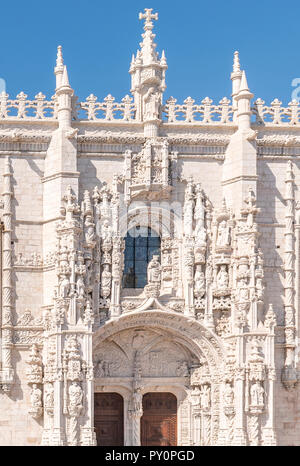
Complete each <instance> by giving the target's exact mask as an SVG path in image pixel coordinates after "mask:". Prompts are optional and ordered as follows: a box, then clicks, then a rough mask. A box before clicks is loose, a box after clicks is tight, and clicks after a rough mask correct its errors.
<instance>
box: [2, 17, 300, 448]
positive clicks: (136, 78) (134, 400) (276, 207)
mask: <svg viewBox="0 0 300 466" xmlns="http://www.w3.org/2000/svg"><path fill="white" fill-rule="evenodd" d="M140 19H141V20H143V21H144V33H143V34H142V42H141V44H140V49H139V50H138V52H137V54H136V56H133V57H132V61H131V64H130V70H129V73H130V75H131V80H132V82H131V89H130V92H131V94H132V97H130V96H128V95H127V96H126V97H124V98H123V99H122V101H121V103H117V102H115V99H114V98H113V97H112V96H111V95H108V96H107V97H106V98H104V100H103V101H102V102H101V101H98V99H97V97H96V96H94V95H93V94H91V95H90V96H89V97H87V99H86V101H85V102H78V100H77V97H76V96H75V94H74V91H73V89H72V88H71V86H70V84H69V79H68V74H67V68H66V66H65V65H64V63H63V57H62V49H61V47H58V53H57V62H56V66H55V69H54V73H55V76H56V89H55V94H54V96H53V97H52V98H51V99H48V100H46V97H45V96H44V95H43V94H42V93H39V94H37V95H36V96H35V99H34V100H28V99H27V95H26V94H24V93H23V92H21V93H19V94H18V96H17V98H16V99H10V98H9V96H8V95H7V94H5V93H2V94H1V95H0V167H1V173H2V180H3V181H2V192H3V194H2V203H1V217H2V220H1V244H2V247H1V265H2V271H1V287H2V293H1V296H2V303H1V371H0V386H1V392H0V401H1V403H0V406H1V408H0V443H1V444H4V445H32V444H35V445H40V444H42V445H95V444H96V435H95V422H94V394H95V393H102V392H104V393H117V394H119V395H121V396H122V399H123V402H124V444H125V445H140V444H141V419H142V417H143V396H144V395H145V394H146V393H149V392H150V393H151V392H169V393H172V394H173V395H175V396H176V399H177V436H176V438H177V444H178V445H287V444H288V445H300V440H299V439H300V424H299V411H300V404H299V401H298V400H299V389H300V388H299V387H300V385H299V383H298V380H299V378H300V372H299V302H300V301H299V300H300V297H299V283H300V282H299V280H300V277H299V263H300V256H299V251H300V244H299V242H300V217H299V202H300V198H299V199H298V186H299V185H300V172H299V169H298V167H299V155H300V152H299V140H300V116H299V115H300V112H299V106H298V104H297V102H294V101H292V102H290V103H289V104H288V106H287V107H282V106H281V102H279V101H278V100H277V99H275V100H274V101H273V102H272V103H271V106H265V103H264V101H263V100H262V99H256V101H255V102H254V103H253V104H252V105H251V101H252V99H253V94H252V93H251V92H250V91H249V88H248V84H247V80H246V74H245V71H242V70H241V69H240V63H239V56H238V52H235V54H234V64H233V72H232V74H231V80H232V100H229V99H228V98H225V97H224V98H223V99H222V100H221V101H220V102H219V103H218V104H217V105H213V103H212V101H211V99H209V98H208V97H206V98H205V99H203V100H202V101H201V103H200V104H197V103H195V100H194V99H192V98H191V97H188V98H187V99H185V101H184V102H183V104H178V103H177V100H176V99H175V98H173V97H171V98H169V99H167V100H164V92H165V90H166V81H165V75H166V70H167V61H166V56H165V53H164V52H162V54H161V56H159V55H158V52H157V51H156V45H155V43H154V38H155V35H154V34H153V27H154V23H153V21H154V20H157V19H158V15H157V13H155V14H153V12H152V10H150V9H146V10H145V12H144V13H141V14H140ZM135 227H138V228H142V229H144V230H145V229H146V230H147V229H149V230H147V231H154V232H156V235H157V236H158V237H159V238H160V248H159V250H157V249H155V248H154V247H152V249H151V240H148V239H147V241H148V243H149V244H148V243H147V244H148V246H149V245H150V246H149V248H148V251H152V252H151V255H150V256H149V255H148V257H147V258H146V259H143V258H140V257H138V254H142V253H141V252H139V249H138V248H139V247H140V246H139V245H138V243H137V242H136V243H134V244H135V245H136V246H134V247H135V248H136V249H135V251H136V257H137V262H138V261H139V262H138V263H136V264H135V263H134V264H131V263H130V261H129V259H128V256H127V248H128V247H133V246H130V238H129V239H128V238H127V237H126V235H127V232H129V231H131V229H132V228H135ZM147 238H148V237H147ZM132 244H133V243H132ZM141 244H145V243H141ZM156 244H158V243H156ZM148 246H147V247H148ZM143 260H144V262H143ZM134 270H135V271H134ZM125 271H126V273H125ZM141 277H146V278H145V279H146V283H143V285H141V286H136V285H137V283H138V280H143V278H141ZM141 283H142V281H141Z"/></svg>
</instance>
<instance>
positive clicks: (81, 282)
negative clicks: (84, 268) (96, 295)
mask: <svg viewBox="0 0 300 466" xmlns="http://www.w3.org/2000/svg"><path fill="white" fill-rule="evenodd" d="M84 289H85V285H84V280H83V277H82V275H78V278H77V282H76V292H77V296H78V298H83V297H84V294H85V292H84Z"/></svg>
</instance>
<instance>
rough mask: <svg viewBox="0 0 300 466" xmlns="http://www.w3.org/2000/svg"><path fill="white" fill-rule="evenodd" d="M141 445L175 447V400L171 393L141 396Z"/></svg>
mask: <svg viewBox="0 0 300 466" xmlns="http://www.w3.org/2000/svg"><path fill="white" fill-rule="evenodd" d="M141 444H142V445H148V446H155V445H162V446H163V445H164V446H176V445H177V400H176V397H175V396H174V395H173V394H172V393H147V394H146V395H144V396H143V416H142V419H141Z"/></svg>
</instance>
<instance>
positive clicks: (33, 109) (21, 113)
mask: <svg viewBox="0 0 300 466" xmlns="http://www.w3.org/2000/svg"><path fill="white" fill-rule="evenodd" d="M8 97H9V95H8V94H6V92H5V91H3V92H1V94H0V119H15V118H17V119H31V118H32V119H40V120H44V119H45V118H47V119H53V120H54V119H56V118H57V102H56V99H55V96H53V97H52V98H51V100H50V101H49V100H45V99H46V97H45V96H44V95H43V94H42V93H41V92H39V93H38V94H37V95H36V96H35V100H27V95H26V94H24V92H20V93H19V94H18V95H17V97H16V99H9V98H8Z"/></svg>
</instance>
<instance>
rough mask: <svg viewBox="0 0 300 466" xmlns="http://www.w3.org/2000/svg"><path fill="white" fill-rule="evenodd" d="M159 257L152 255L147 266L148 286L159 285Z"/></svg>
mask: <svg viewBox="0 0 300 466" xmlns="http://www.w3.org/2000/svg"><path fill="white" fill-rule="evenodd" d="M158 258H159V256H156V255H154V256H153V257H152V260H151V261H150V262H149V264H148V269H147V278H148V284H152V283H153V284H160V281H161V266H160V263H159V261H158Z"/></svg>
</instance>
